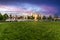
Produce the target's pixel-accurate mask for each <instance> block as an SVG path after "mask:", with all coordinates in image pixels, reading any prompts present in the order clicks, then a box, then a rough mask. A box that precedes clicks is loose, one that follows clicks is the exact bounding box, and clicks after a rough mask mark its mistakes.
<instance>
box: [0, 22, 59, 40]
mask: <svg viewBox="0 0 60 40" xmlns="http://www.w3.org/2000/svg"><path fill="white" fill-rule="evenodd" d="M0 40H60V22H3V23H1V24H0Z"/></svg>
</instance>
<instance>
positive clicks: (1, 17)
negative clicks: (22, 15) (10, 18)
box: [0, 13, 3, 21]
mask: <svg viewBox="0 0 60 40" xmlns="http://www.w3.org/2000/svg"><path fill="white" fill-rule="evenodd" d="M1 20H3V16H2V14H1V13H0V21H1Z"/></svg>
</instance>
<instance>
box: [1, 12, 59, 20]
mask: <svg viewBox="0 0 60 40" xmlns="http://www.w3.org/2000/svg"><path fill="white" fill-rule="evenodd" d="M16 17H17V16H16ZM8 18H10V19H11V18H12V15H10V16H8V14H7V13H5V14H4V15H2V14H1V13H0V21H5V20H6V19H8ZM17 18H18V17H17ZM20 18H23V16H21V17H20ZM54 18H59V17H58V16H57V15H54V17H52V16H51V15H50V16H48V17H46V16H43V17H42V19H41V17H40V16H39V15H38V17H37V20H38V21H39V20H43V21H57V20H58V19H54ZM27 19H32V20H33V19H34V17H33V15H32V16H27Z"/></svg>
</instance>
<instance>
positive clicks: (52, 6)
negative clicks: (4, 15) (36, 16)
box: [0, 0, 60, 16]
mask: <svg viewBox="0 0 60 40" xmlns="http://www.w3.org/2000/svg"><path fill="white" fill-rule="evenodd" d="M5 11H14V12H38V13H41V14H45V15H48V14H49V15H54V14H56V15H59V16H60V0H0V12H5Z"/></svg>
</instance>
